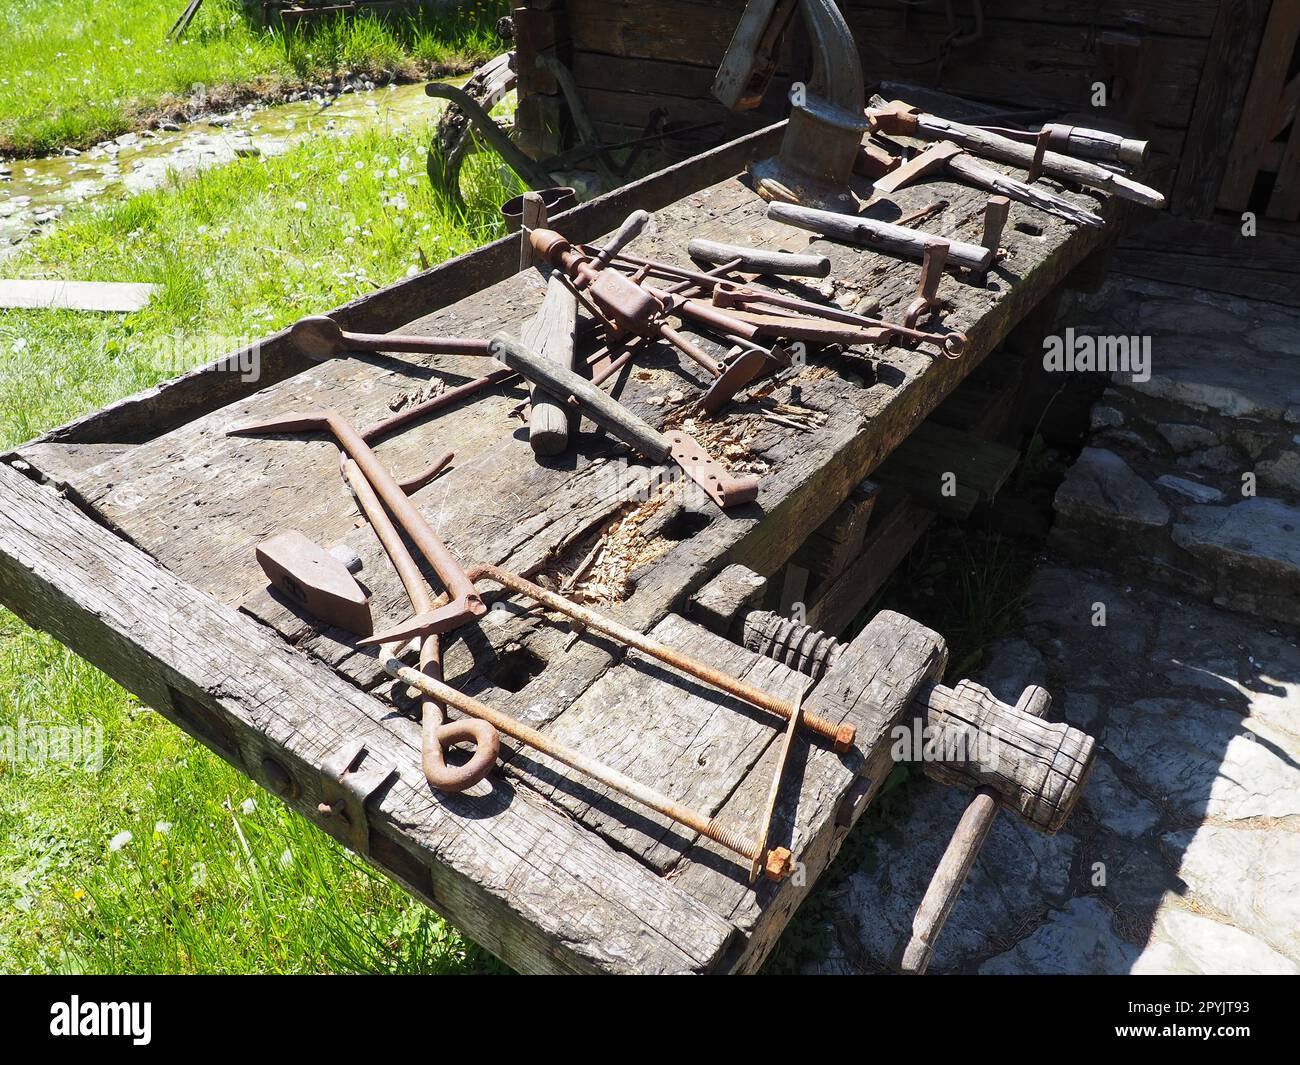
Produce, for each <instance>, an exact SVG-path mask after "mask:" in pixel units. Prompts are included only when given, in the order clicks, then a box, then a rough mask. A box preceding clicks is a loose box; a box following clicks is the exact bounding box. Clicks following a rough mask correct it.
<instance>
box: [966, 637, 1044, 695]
mask: <svg viewBox="0 0 1300 1065" xmlns="http://www.w3.org/2000/svg"><path fill="white" fill-rule="evenodd" d="M977 679H978V680H979V682H980V683H981V684H983V685H984V687H986V688H988V690H989V691H991V692H992V693H993V694H994V695H996V696H997V697H998V698H999V699H1001V700H1002V701H1003V702H1004V703H1010V704H1011V705H1012V706H1015V704H1016V703H1017V702H1018V701H1019V699H1020V696H1021V694H1022V693H1023V692H1024V690H1025V689H1026V688H1027V687H1029V685H1031V684H1039V685H1043V686H1044V687H1046V685H1047V663H1046V662H1044V661H1043V656H1042V654H1041V653H1039V651H1038V648H1036V647H1035V646H1034V645H1033V644H1031V643H1030V642H1029V641H1028V640H1022V639H1018V638H1008V639H1005V640H999V641H998V642H997V643H995V644H994V645H993V646H992V647H990V648H989V649H988V650H987V651H986V652H985V659H984V664H983V665H982V666H981V667H980V670H979V673H978V677H977Z"/></svg>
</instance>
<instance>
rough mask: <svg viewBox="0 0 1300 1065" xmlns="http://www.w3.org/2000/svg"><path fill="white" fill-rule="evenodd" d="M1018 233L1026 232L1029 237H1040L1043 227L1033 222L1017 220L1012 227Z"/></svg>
mask: <svg viewBox="0 0 1300 1065" xmlns="http://www.w3.org/2000/svg"><path fill="white" fill-rule="evenodd" d="M1013 228H1014V229H1016V230H1017V231H1018V232H1020V233H1028V234H1029V235H1030V236H1031V237H1041V236H1042V235H1043V227H1042V226H1038V225H1035V224H1034V223H1033V222H1017V223H1016V224H1015V226H1014V227H1013Z"/></svg>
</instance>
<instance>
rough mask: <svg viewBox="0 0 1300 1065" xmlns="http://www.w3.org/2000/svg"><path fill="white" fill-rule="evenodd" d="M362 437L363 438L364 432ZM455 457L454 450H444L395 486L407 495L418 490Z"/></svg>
mask: <svg viewBox="0 0 1300 1065" xmlns="http://www.w3.org/2000/svg"><path fill="white" fill-rule="evenodd" d="M362 438H363V439H364V434H363V437H362ZM455 457H456V453H455V452H454V451H444V452H443V453H442V454H441V455H439V456H438V457H437V458H436V459H434V460H433V462H432V463H430V465H429V467H428V468H427V469H426V470H424V472H423V473H417V474H416V475H415V476H414V477H408V478H406V480H404V481H399V482H398V483H397V487H399V488H400V489H401V490H402V491H403V492H405V493H406V494H407V495H408V496H409V495H412V494H414V493H415V492H418V491H419V490H420V489H421V488H423V487H424V486H425V485H426V484H428V483H429V482H430V481H432V480H434V479H435V478H436V477H437V476H438V474H440V473H442V471H443V470H445V469H446V468H447V465H448V463H450V462H451V460H452V459H454V458H455Z"/></svg>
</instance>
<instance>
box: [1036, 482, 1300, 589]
mask: <svg viewBox="0 0 1300 1065" xmlns="http://www.w3.org/2000/svg"><path fill="white" fill-rule="evenodd" d="M1058 498H1059V493H1058ZM1179 517H1180V520H1179V522H1178V523H1177V524H1175V525H1174V528H1173V538H1174V543H1176V544H1177V545H1178V546H1179V547H1181V548H1183V549H1184V550H1186V551H1190V552H1191V553H1192V554H1193V555H1195V556H1196V557H1197V558H1199V559H1201V560H1203V561H1204V562H1206V563H1208V564H1210V565H1212V566H1236V567H1240V568H1242V569H1246V570H1249V571H1251V572H1252V573H1254V574H1257V575H1258V576H1260V577H1262V578H1264V579H1267V580H1274V581H1283V582H1287V583H1288V584H1295V582H1297V581H1300V509H1297V508H1296V507H1293V506H1288V505H1287V504H1285V503H1283V502H1281V501H1280V500H1277V499H1267V498H1262V497H1256V498H1254V499H1244V500H1242V501H1241V502H1240V503H1234V504H1233V505H1232V506H1230V507H1211V506H1189V507H1186V508H1185V509H1184V510H1183V512H1182V514H1181V515H1180V516H1179Z"/></svg>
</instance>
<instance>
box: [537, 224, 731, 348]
mask: <svg viewBox="0 0 1300 1065" xmlns="http://www.w3.org/2000/svg"><path fill="white" fill-rule="evenodd" d="M642 213H644V212H642ZM630 221H631V218H629V222H630ZM643 224H644V223H643ZM627 228H628V223H627V222H625V223H624V226H623V228H622V229H620V231H619V232H620V234H622V233H623V232H624V230H626V229H627ZM529 239H530V240H531V241H532V242H533V247H534V248H536V249H537V254H538V255H540V256H541V257H542V258H543V259H545V260H546V261H547V262H548V263H550V264H551V265H552V266H554V267H555V268H556V269H558V270H562V271H563V272H564V273H565V275H566V276H567V277H568V278H569V279H570V280H571V281H572V282H573V285H574V287H575V289H576V290H577V291H578V292H579V293H582V294H583V295H584V296H586V297H587V302H588V304H589V307H590V308H591V309H592V310H594V311H595V313H596V314H598V315H599V316H600V318H601V319H602V320H603V321H604V322H605V324H606V328H607V330H608V331H609V333H610V335H611V336H613V337H614V338H618V337H621V336H624V335H626V334H628V333H634V334H637V335H639V336H645V337H656V336H657V337H661V338H662V339H664V340H666V341H668V342H669V343H670V344H672V345H673V346H674V347H676V348H677V349H678V350H679V351H681V352H682V354H684V355H686V356H687V357H688V358H690V359H691V360H693V361H694V362H697V363H699V364H700V365H701V366H703V367H705V368H706V369H709V370H710V372H713V373H716V372H717V363H716V362H714V360H713V359H711V358H709V356H708V355H706V354H705V353H704V352H703V351H701V350H700V349H699V348H698V347H696V346H695V345H694V344H692V343H691V342H690V341H689V340H687V339H686V338H685V337H684V336H682V335H681V334H680V333H678V332H677V331H676V330H675V329H673V328H672V327H671V326H670V325H669V324H668V323H667V322H666V321H665V320H664V306H663V303H662V302H661V301H660V300H659V299H658V298H657V297H656V296H654V295H653V294H652V293H651V292H650V291H649V290H648V289H647V288H646V287H645V286H643V285H640V284H638V283H637V282H636V281H634V280H633V279H632V278H630V277H628V276H626V275H625V274H622V273H620V272H619V271H617V270H612V269H602V268H601V267H600V266H597V265H596V263H597V262H598V261H599V260H598V259H597V258H593V256H591V255H589V254H587V253H586V252H584V251H582V250H580V249H579V248H575V247H574V246H573V245H572V244H570V243H569V241H568V240H566V239H565V238H564V236H563V235H561V234H559V233H557V232H555V230H553V229H535V230H533V232H532V233H531V234H530V235H529ZM617 246H618V245H617V240H613V241H611V242H610V243H609V244H608V245H606V249H605V250H606V251H610V249H614V250H613V251H610V254H609V255H608V256H606V260H605V261H608V260H610V259H612V258H613V256H614V254H616V252H617Z"/></svg>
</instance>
